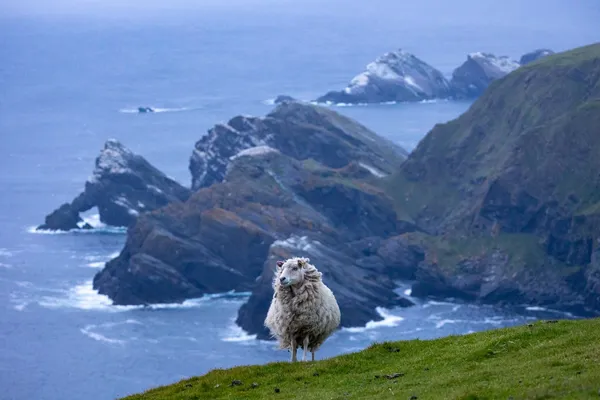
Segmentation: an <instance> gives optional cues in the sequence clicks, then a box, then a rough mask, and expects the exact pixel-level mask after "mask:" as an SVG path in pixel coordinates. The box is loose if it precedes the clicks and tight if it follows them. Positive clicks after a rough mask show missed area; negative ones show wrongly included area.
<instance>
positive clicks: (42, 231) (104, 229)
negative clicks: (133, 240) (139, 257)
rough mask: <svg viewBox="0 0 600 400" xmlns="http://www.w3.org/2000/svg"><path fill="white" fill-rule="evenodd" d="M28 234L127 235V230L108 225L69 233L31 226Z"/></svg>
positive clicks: (74, 230)
mask: <svg viewBox="0 0 600 400" xmlns="http://www.w3.org/2000/svg"><path fill="white" fill-rule="evenodd" d="M26 230H27V232H29V233H34V234H36V235H68V234H86V235H89V234H98V233H111V234H117V235H121V234H125V233H127V228H125V227H121V226H109V225H106V226H104V227H101V228H94V229H69V230H68V231H59V230H51V229H37V226H35V225H34V226H29V227H27V228H26Z"/></svg>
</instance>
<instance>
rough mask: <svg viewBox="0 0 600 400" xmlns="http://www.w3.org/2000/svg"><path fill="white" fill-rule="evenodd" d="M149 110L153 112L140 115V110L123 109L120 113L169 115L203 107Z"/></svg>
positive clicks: (153, 108)
mask: <svg viewBox="0 0 600 400" xmlns="http://www.w3.org/2000/svg"><path fill="white" fill-rule="evenodd" d="M149 108H151V109H152V110H153V112H145V113H144V112H142V113H140V111H139V110H138V108H121V109H120V110H119V112H120V113H123V114H156V113H169V112H182V111H192V110H199V109H200V108H201V107H175V108H163V107H149Z"/></svg>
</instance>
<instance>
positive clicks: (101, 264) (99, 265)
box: [87, 261, 106, 268]
mask: <svg viewBox="0 0 600 400" xmlns="http://www.w3.org/2000/svg"><path fill="white" fill-rule="evenodd" d="M105 265H106V262H105V261H97V262H91V263H89V264H87V266H88V267H90V268H104V266H105Z"/></svg>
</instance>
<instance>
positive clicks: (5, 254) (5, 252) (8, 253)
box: [0, 249, 14, 258]
mask: <svg viewBox="0 0 600 400" xmlns="http://www.w3.org/2000/svg"><path fill="white" fill-rule="evenodd" d="M13 255H14V253H13V252H12V251H9V250H8V249H0V257H6V258H8V257H12V256H13Z"/></svg>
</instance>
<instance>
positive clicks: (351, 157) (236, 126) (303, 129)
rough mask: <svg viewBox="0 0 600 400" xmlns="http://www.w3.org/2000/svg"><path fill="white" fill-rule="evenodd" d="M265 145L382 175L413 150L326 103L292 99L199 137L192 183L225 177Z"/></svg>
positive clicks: (208, 182)
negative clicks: (240, 158)
mask: <svg viewBox="0 0 600 400" xmlns="http://www.w3.org/2000/svg"><path fill="white" fill-rule="evenodd" d="M264 146H267V147H270V148H274V149H277V150H278V151H280V152H281V153H283V154H285V155H287V156H289V157H292V158H294V159H296V160H308V159H312V160H314V161H316V162H318V163H321V164H323V165H325V166H327V167H331V168H341V167H344V166H346V165H348V164H349V163H351V162H357V163H359V164H361V165H362V166H364V167H365V168H367V169H368V170H369V171H371V172H372V173H374V174H376V175H381V176H383V175H387V174H389V173H391V172H392V171H394V170H395V169H396V168H397V167H398V166H399V163H400V162H401V161H402V160H404V158H405V157H406V156H407V155H408V153H407V152H406V150H404V149H402V148H401V147H399V146H397V145H395V144H394V143H392V142H390V141H389V140H386V139H384V138H382V137H380V136H378V135H376V134H375V133H374V132H372V131H370V130H369V129H367V128H366V127H364V126H363V125H361V124H359V123H358V122H356V121H354V120H352V119H350V118H347V117H345V116H343V115H341V114H338V113H336V112H334V111H331V110H329V109H327V108H325V107H316V106H313V105H310V104H306V103H302V102H296V101H289V100H287V101H284V102H282V103H281V104H279V105H278V106H277V107H276V108H275V109H274V110H273V111H272V112H271V113H269V114H268V115H267V116H266V117H246V116H237V117H235V118H232V119H231V120H230V121H229V122H228V123H226V124H218V125H216V126H215V127H214V128H212V129H210V130H209V131H208V134H207V135H205V136H203V137H202V138H201V139H200V140H199V141H198V142H196V145H195V149H194V151H193V153H192V156H191V158H190V167H189V168H190V172H191V174H192V188H193V189H195V190H197V189H199V188H202V187H208V186H210V185H212V184H213V183H215V182H221V181H222V180H223V178H224V176H225V174H226V171H227V166H228V165H229V163H230V161H231V159H232V158H233V157H236V155H237V154H239V153H240V152H241V151H243V150H246V149H249V148H254V150H252V151H254V152H257V151H261V150H260V149H264V148H266V147H264Z"/></svg>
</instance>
